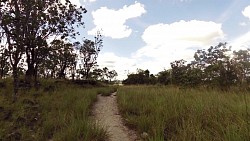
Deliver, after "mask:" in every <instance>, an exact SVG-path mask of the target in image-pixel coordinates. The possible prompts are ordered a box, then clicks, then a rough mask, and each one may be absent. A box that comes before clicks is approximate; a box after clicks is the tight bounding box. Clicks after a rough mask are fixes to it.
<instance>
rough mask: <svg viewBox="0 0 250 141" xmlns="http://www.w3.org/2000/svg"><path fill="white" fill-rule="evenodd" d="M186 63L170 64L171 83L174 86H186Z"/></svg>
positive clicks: (180, 61)
mask: <svg viewBox="0 0 250 141" xmlns="http://www.w3.org/2000/svg"><path fill="white" fill-rule="evenodd" d="M185 63H186V61H185V60H183V59H181V60H176V61H174V62H171V63H170V64H171V68H172V77H171V78H172V80H171V81H172V83H173V84H175V85H184V84H186V72H187V66H186V65H185Z"/></svg>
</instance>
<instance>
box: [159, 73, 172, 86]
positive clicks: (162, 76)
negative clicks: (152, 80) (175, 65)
mask: <svg viewBox="0 0 250 141" xmlns="http://www.w3.org/2000/svg"><path fill="white" fill-rule="evenodd" d="M171 72H172V70H164V71H161V72H159V73H158V74H157V82H158V83H160V84H164V85H168V84H171Z"/></svg>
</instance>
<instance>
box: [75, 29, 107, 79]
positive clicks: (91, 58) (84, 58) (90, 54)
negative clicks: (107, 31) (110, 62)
mask: <svg viewBox="0 0 250 141" xmlns="http://www.w3.org/2000/svg"><path fill="white" fill-rule="evenodd" d="M102 43H103V39H102V35H101V33H100V32H97V35H96V37H95V41H91V40H88V39H85V40H84V41H83V44H82V45H81V44H80V43H79V42H77V43H76V44H75V45H76V47H77V48H78V49H79V57H80V61H81V64H82V67H83V68H81V70H80V73H81V74H82V75H83V77H84V78H85V79H89V74H90V71H91V69H93V68H94V67H95V66H96V64H97V61H96V60H97V57H98V54H99V52H100V51H101V48H102V47H103V45H102Z"/></svg>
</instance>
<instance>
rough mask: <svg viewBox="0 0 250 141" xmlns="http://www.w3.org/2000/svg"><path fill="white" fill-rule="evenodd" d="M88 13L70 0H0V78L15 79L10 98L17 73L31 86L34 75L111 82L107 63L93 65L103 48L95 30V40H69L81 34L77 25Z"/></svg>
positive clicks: (17, 80)
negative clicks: (102, 66)
mask: <svg viewBox="0 0 250 141" xmlns="http://www.w3.org/2000/svg"><path fill="white" fill-rule="evenodd" d="M86 12H87V10H86V9H85V8H83V7H76V5H74V4H72V3H71V2H70V1H69V0H66V1H65V3H62V2H61V1H58V0H0V41H1V46H0V79H4V78H6V77H9V76H11V77H12V78H13V88H14V93H13V97H14V98H15V97H16V95H17V93H18V89H19V85H20V77H21V76H24V77H25V83H26V84H28V85H30V86H31V87H36V85H37V84H38V78H66V77H67V78H71V79H86V80H89V79H95V80H103V79H104V78H106V79H108V80H110V81H111V79H113V78H114V77H115V76H117V73H116V72H115V71H114V70H110V71H109V70H108V68H105V69H96V70H95V68H97V61H96V60H97V57H98V54H99V52H100V50H101V49H102V47H103V37H102V35H101V33H100V32H99V31H98V32H97V33H96V36H95V38H94V40H89V39H84V40H83V41H76V42H73V43H72V42H70V39H76V36H77V35H80V33H79V32H78V31H79V30H77V28H84V22H83V15H84V14H85V13H86ZM49 39H50V40H51V39H52V42H50V43H49V42H48V40H49ZM77 64H80V66H79V67H77ZM100 77H101V78H100Z"/></svg>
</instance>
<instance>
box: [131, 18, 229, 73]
mask: <svg viewBox="0 0 250 141" xmlns="http://www.w3.org/2000/svg"><path fill="white" fill-rule="evenodd" d="M224 36H225V35H224V33H223V31H222V25H221V24H218V23H214V22H211V21H210V22H206V21H197V20H192V21H179V22H175V23H172V24H162V23H161V24H156V25H151V26H149V27H148V28H147V29H146V30H145V31H144V33H143V35H142V39H143V41H144V42H145V43H146V46H144V47H142V48H141V49H139V50H138V51H137V52H136V53H135V54H134V55H133V57H134V58H145V57H148V58H151V59H148V61H145V62H144V63H142V64H145V65H142V66H141V68H147V67H151V68H152V70H153V73H157V72H159V71H161V70H163V68H168V67H169V66H170V65H169V64H170V62H172V61H174V60H176V59H185V60H187V61H188V60H191V59H193V55H194V52H195V51H196V50H197V49H198V48H200V49H201V48H204V47H206V46H210V45H213V43H214V41H216V40H217V39H222V38H224ZM147 64H150V65H147Z"/></svg>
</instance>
